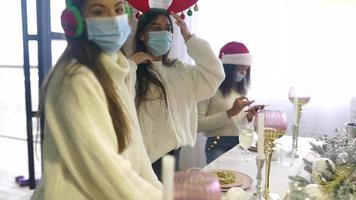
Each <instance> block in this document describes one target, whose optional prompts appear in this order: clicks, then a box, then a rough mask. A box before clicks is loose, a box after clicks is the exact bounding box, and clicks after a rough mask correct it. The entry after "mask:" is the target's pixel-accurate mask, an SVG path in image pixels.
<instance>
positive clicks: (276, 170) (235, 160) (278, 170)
mask: <svg viewBox="0 0 356 200" xmlns="http://www.w3.org/2000/svg"><path fill="white" fill-rule="evenodd" d="M298 141H299V142H298V146H299V148H298V154H299V155H300V156H299V158H296V159H295V160H294V162H293V165H292V166H290V165H288V162H286V161H290V160H287V159H286V157H285V156H282V161H272V163H271V172H270V191H271V192H273V193H277V194H278V195H279V196H280V197H281V199H283V198H284V196H285V195H286V192H287V190H288V184H289V183H290V179H289V178H288V176H291V175H296V174H297V173H298V172H300V171H301V170H303V169H302V168H303V161H302V158H304V157H306V156H307V154H308V152H310V148H311V146H310V144H309V142H310V141H315V140H314V139H312V138H305V137H299V140H298ZM277 142H278V143H280V144H281V145H282V150H283V151H282V152H283V153H284V154H285V153H286V152H288V151H290V150H291V146H292V137H291V136H287V135H285V136H283V137H281V138H280V139H278V140H277ZM256 155H257V153H255V152H251V153H250V154H249V155H248V156H249V157H250V158H251V161H250V162H246V161H241V160H240V158H241V157H242V156H243V155H242V151H241V148H240V147H239V146H236V147H234V148H233V149H231V150H230V151H228V152H226V153H225V154H223V155H221V156H220V157H219V158H217V159H216V160H214V161H213V162H211V163H210V164H209V165H207V166H206V167H204V170H212V169H230V170H236V171H239V172H242V173H245V174H247V175H249V176H250V177H251V178H252V180H253V183H252V185H251V187H250V188H249V189H246V192H247V194H248V197H251V196H252V194H253V193H254V192H255V190H256V187H255V186H256V175H257V166H256ZM288 159H290V158H288ZM289 163H290V162H289ZM265 166H266V164H264V168H263V169H262V181H261V186H262V191H263V190H264V185H265V179H264V178H265Z"/></svg>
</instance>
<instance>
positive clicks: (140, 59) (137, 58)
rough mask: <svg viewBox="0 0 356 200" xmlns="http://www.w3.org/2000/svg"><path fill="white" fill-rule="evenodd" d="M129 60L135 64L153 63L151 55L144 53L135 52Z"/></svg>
mask: <svg viewBox="0 0 356 200" xmlns="http://www.w3.org/2000/svg"><path fill="white" fill-rule="evenodd" d="M130 60H132V61H134V62H135V63H136V64H141V63H148V62H153V61H154V59H153V57H152V56H151V55H149V54H147V53H145V52H142V51H140V52H137V53H136V54H135V55H133V56H131V57H130Z"/></svg>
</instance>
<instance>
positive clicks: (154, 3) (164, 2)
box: [148, 0, 173, 9]
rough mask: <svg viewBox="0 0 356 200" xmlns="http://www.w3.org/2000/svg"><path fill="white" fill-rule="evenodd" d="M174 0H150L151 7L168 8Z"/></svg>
mask: <svg viewBox="0 0 356 200" xmlns="http://www.w3.org/2000/svg"><path fill="white" fill-rule="evenodd" d="M172 1H173V0H149V1H148V3H149V5H150V8H162V9H167V8H169V6H170V5H171V4H172Z"/></svg>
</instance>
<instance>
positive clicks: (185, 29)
mask: <svg viewBox="0 0 356 200" xmlns="http://www.w3.org/2000/svg"><path fill="white" fill-rule="evenodd" d="M171 15H172V16H173V17H174V19H176V24H177V25H178V26H179V28H180V32H181V33H182V36H183V38H184V41H187V40H189V39H190V38H191V37H192V34H191V33H190V31H189V29H188V26H187V24H186V23H185V22H184V20H183V19H182V18H180V17H179V15H177V14H176V13H174V12H171Z"/></svg>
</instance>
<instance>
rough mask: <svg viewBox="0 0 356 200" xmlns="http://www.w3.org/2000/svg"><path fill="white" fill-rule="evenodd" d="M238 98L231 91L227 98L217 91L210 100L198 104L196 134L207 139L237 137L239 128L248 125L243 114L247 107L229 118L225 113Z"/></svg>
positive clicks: (237, 95) (235, 93)
mask: <svg viewBox="0 0 356 200" xmlns="http://www.w3.org/2000/svg"><path fill="white" fill-rule="evenodd" d="M240 96H241V95H240V94H239V93H238V92H236V91H235V90H232V92H231V93H230V94H229V95H228V96H226V97H224V96H223V95H222V93H221V91H220V89H219V90H218V91H217V92H216V94H215V95H214V96H213V97H212V98H210V99H208V100H205V101H201V102H199V103H198V113H199V123H198V132H204V134H205V135H206V136H208V137H215V136H238V135H239V127H241V126H242V125H246V124H247V123H248V121H247V118H246V113H245V112H244V111H245V110H246V109H247V107H245V109H244V110H242V111H241V112H240V113H239V114H237V115H235V116H233V117H231V118H228V117H227V114H226V111H227V110H229V109H230V108H231V107H232V105H233V103H234V101H235V99H236V98H239V97H240Z"/></svg>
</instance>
